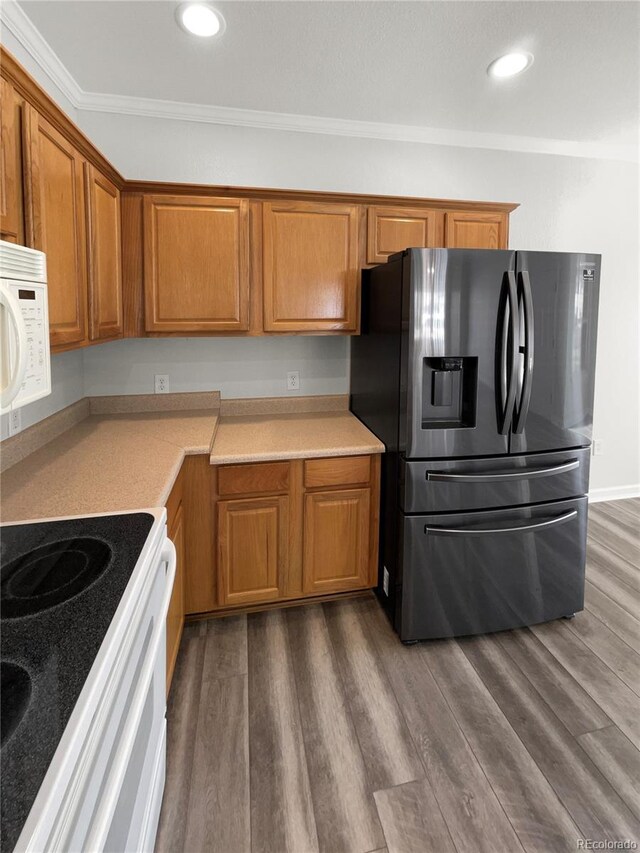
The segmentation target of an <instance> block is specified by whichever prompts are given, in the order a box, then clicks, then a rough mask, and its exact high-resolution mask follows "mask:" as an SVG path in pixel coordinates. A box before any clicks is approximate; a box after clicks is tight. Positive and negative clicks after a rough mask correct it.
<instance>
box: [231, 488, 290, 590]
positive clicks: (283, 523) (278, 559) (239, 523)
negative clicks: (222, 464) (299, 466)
mask: <svg viewBox="0 0 640 853" xmlns="http://www.w3.org/2000/svg"><path fill="white" fill-rule="evenodd" d="M288 517H289V498H288V497H287V496H286V495H280V496H278V497H266V498H253V499H251V500H237V501H220V502H219V503H218V589H219V595H220V604H221V606H229V605H233V604H253V603H256V602H259V601H271V600H273V599H276V598H281V597H282V594H283V593H282V590H283V584H284V578H285V574H286V571H287V567H288V538H289V536H288V534H289V531H288Z"/></svg>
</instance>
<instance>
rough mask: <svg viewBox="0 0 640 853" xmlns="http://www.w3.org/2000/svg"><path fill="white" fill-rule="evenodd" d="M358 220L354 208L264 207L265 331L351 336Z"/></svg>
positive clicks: (356, 294)
mask: <svg viewBox="0 0 640 853" xmlns="http://www.w3.org/2000/svg"><path fill="white" fill-rule="evenodd" d="M358 217H359V208H358V206H357V205H354V204H322V203H309V202H306V203H305V202H287V201H283V202H265V204H264V205H263V286H264V294H263V307H264V329H265V331H268V332H296V331H298V332H308V331H356V329H357V326H358V314H359V280H360V270H359V264H358Z"/></svg>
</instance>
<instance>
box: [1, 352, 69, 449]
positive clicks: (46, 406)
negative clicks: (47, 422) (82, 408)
mask: <svg viewBox="0 0 640 853" xmlns="http://www.w3.org/2000/svg"><path fill="white" fill-rule="evenodd" d="M82 356H83V353H82V350H72V351H71V352H63V353H60V355H53V356H51V394H50V395H49V396H48V397H43V398H42V399H41V400H36V401H35V403H30V404H29V405H28V406H23V407H22V408H21V409H20V421H21V429H26V427H28V426H32V425H33V424H36V423H38V421H42V420H44V418H48V417H49V415H53V414H54V412H59V411H60V409H64V408H65V407H66V406H70V405H71V404H72V403H75V402H77V401H78V400H80V399H81V398H82V397H84V396H85V393H84V366H83V361H82ZM8 435H9V415H8V414H7V415H2V417H0V440H4V439H5V438H7V437H8Z"/></svg>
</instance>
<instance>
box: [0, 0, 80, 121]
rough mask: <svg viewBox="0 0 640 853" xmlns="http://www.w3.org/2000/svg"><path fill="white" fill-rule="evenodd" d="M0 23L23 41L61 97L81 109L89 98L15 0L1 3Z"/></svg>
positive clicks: (24, 46)
mask: <svg viewBox="0 0 640 853" xmlns="http://www.w3.org/2000/svg"><path fill="white" fill-rule="evenodd" d="M0 24H1V25H2V27H3V28H5V27H6V29H7V30H9V32H10V33H11V34H12V35H13V36H14V37H15V38H16V39H17V41H19V42H20V44H21V45H22V47H23V48H24V49H25V50H26V51H27V53H28V54H29V56H30V57H31V58H32V59H33V61H34V62H35V63H36V64H37V65H38V66H39V68H40V69H41V70H42V72H43V73H44V74H46V75H47V77H48V78H49V79H50V80H51V81H52V82H53V83H55V85H56V86H57V87H58V89H59V90H60V91H61V92H62V94H63V95H64V96H65V98H67V100H68V101H70V103H71V105H72V106H73V107H75V108H76V109H82V103H83V101H84V100H85V98H86V97H87V93H86V92H83V90H82V89H81V88H80V86H79V85H78V84H77V83H76V80H75V78H74V77H72V76H71V74H70V73H69V71H68V70H67V68H66V66H65V65H63V64H62V62H61V61H60V59H59V57H58V55H57V54H56V53H55V51H54V50H53V48H52V47H51V45H50V44H49V42H48V41H46V40H45V39H44V38H43V37H42V35H41V34H40V31H39V30H37V29H36V28H35V26H34V25H33V23H32V22H31V19H30V18H29V17H28V15H26V14H25V13H24V12H23V10H22V8H21V7H20V6H19V5H18V4H17V3H16V2H15V0H2V2H1V3H0Z"/></svg>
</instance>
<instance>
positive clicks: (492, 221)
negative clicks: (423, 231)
mask: <svg viewBox="0 0 640 853" xmlns="http://www.w3.org/2000/svg"><path fill="white" fill-rule="evenodd" d="M508 240H509V216H508V215H507V214H506V213H473V212H467V211H465V212H462V211H461V212H459V213H457V212H455V211H454V212H450V213H447V215H446V221H445V245H446V246H447V248H448V249H506V248H507V247H508Z"/></svg>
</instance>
